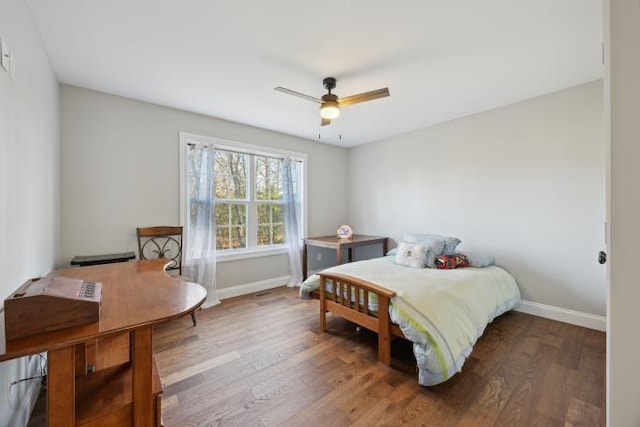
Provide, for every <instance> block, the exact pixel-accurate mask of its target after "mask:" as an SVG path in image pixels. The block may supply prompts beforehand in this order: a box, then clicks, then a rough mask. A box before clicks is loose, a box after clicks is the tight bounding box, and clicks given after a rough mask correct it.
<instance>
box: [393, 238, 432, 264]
mask: <svg viewBox="0 0 640 427" xmlns="http://www.w3.org/2000/svg"><path fill="white" fill-rule="evenodd" d="M424 255H425V248H424V245H423V244H421V243H410V242H400V244H399V245H398V251H397V252H396V258H395V260H394V262H395V263H396V264H398V265H404V266H405V267H414V268H423V267H424Z"/></svg>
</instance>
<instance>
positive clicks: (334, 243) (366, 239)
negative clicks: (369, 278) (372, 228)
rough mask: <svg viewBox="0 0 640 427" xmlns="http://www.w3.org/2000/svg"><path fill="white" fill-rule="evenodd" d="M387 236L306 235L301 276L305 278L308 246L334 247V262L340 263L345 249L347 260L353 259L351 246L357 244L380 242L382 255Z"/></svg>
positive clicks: (385, 250)
mask: <svg viewBox="0 0 640 427" xmlns="http://www.w3.org/2000/svg"><path fill="white" fill-rule="evenodd" d="M387 239H388V238H387V237H380V236H365V235H363V234H354V235H353V236H351V238H350V239H340V238H338V237H337V236H321V237H306V238H304V239H303V241H304V244H303V250H302V276H303V279H306V278H307V252H308V249H307V248H308V247H309V246H316V247H320V248H329V249H335V251H336V264H338V265H339V264H342V251H343V249H347V251H348V252H347V262H352V261H353V248H355V247H358V246H367V245H376V244H382V255H385V254H386V253H387Z"/></svg>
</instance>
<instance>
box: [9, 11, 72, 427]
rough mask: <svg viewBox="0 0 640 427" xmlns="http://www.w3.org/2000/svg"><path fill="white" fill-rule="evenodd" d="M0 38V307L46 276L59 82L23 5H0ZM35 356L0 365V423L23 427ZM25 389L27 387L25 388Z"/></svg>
mask: <svg viewBox="0 0 640 427" xmlns="http://www.w3.org/2000/svg"><path fill="white" fill-rule="evenodd" d="M0 37H2V38H3V39H4V40H6V42H7V43H8V44H9V46H10V48H11V49H12V50H13V53H14V57H15V78H14V79H12V78H11V77H10V76H9V74H7V73H6V72H4V71H2V70H0V224H1V225H2V244H1V245H0V271H2V280H0V304H2V301H4V299H5V298H6V297H7V296H9V294H10V293H11V292H12V291H14V290H15V289H16V288H18V287H19V286H20V285H21V284H22V283H23V282H24V281H26V280H27V279H29V278H31V277H36V276H40V275H43V274H46V273H48V272H49V271H51V270H52V269H53V268H54V267H55V264H56V261H57V257H58V247H59V234H58V233H59V221H60V215H59V204H58V201H59V151H60V145H59V144H60V142H59V127H58V126H59V96H58V83H57V81H56V78H55V76H54V73H53V70H52V68H51V65H50V63H49V60H48V57H47V55H46V53H45V51H44V48H43V45H42V41H41V40H40V36H39V34H38V31H37V30H36V28H35V27H34V25H33V22H32V21H31V17H30V14H29V12H28V10H27V9H26V7H25V5H24V2H23V1H22V0H0ZM37 365H38V360H37V357H33V358H31V360H29V358H22V359H18V360H11V361H6V362H2V363H0V426H9V425H10V426H21V425H26V420H27V416H28V414H29V410H30V404H31V402H32V399H33V395H32V392H37V385H38V384H37V381H29V382H25V383H22V384H21V385H19V386H14V387H11V389H10V390H9V385H8V384H9V382H11V381H12V380H15V379H18V378H26V377H29V376H32V375H35V374H37V370H36V369H35V367H36V366H37ZM29 387H31V388H29Z"/></svg>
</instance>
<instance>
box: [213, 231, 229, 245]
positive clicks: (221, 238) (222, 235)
mask: <svg viewBox="0 0 640 427" xmlns="http://www.w3.org/2000/svg"><path fill="white" fill-rule="evenodd" d="M216 249H220V250H224V249H229V227H224V226H223V227H220V226H218V227H217V228H216Z"/></svg>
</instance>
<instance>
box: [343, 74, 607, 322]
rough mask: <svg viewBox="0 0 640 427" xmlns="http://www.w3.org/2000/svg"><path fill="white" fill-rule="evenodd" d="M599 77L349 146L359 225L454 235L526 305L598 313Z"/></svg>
mask: <svg viewBox="0 0 640 427" xmlns="http://www.w3.org/2000/svg"><path fill="white" fill-rule="evenodd" d="M602 96H603V95H602V81H596V82H592V83H589V84H586V85H582V86H578V87H575V88H571V89H568V90H564V91H561V92H557V93H553V94H549V95H545V96H541V97H538V98H534V99H531V100H527V101H524V102H521V103H518V104H513V105H509V106H505V107H502V108H498V109H496V110H492V111H488V112H484V113H480V114H476V115H473V116H468V117H465V118H461V119H458V120H454V121H451V122H447V123H444V124H441V125H437V126H433V127H430V128H426V129H422V130H419V131H416V132H413V133H410V134H406V135H402V136H398V137H394V138H390V139H387V140H383V141H380V142H376V143H372V144H367V145H364V146H359V147H356V148H353V149H351V151H350V156H349V212H348V217H349V223H350V224H351V225H353V226H354V229H355V230H357V232H359V233H368V234H379V235H389V236H391V237H394V238H398V237H401V236H402V234H403V233H404V232H407V231H415V232H431V233H439V234H448V235H454V236H458V237H459V238H460V239H462V242H463V243H462V244H461V245H460V249H461V250H468V251H475V252H480V253H484V254H489V255H492V256H494V257H495V259H496V263H497V264H499V265H501V266H504V267H506V268H507V269H508V270H509V271H510V272H511V273H512V274H513V275H514V276H515V277H516V279H517V281H518V284H519V286H520V289H521V292H522V297H523V299H525V300H529V301H532V302H535V303H541V304H546V305H550V306H554V307H560V308H563V309H568V310H574V311H578V312H583V313H588V314H591V315H596V316H604V315H605V296H606V282H605V268H604V267H603V266H601V265H599V264H598V263H597V262H596V257H597V253H598V251H600V250H602V249H603V248H604V217H605V189H604V179H605V178H604V173H605V171H604V167H605V165H604V141H603V119H602V114H603V103H602Z"/></svg>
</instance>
